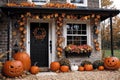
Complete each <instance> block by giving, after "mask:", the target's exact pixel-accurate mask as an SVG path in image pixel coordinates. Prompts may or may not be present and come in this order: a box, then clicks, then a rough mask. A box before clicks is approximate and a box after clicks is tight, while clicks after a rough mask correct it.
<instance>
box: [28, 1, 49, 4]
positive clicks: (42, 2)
mask: <svg viewBox="0 0 120 80" xmlns="http://www.w3.org/2000/svg"><path fill="white" fill-rule="evenodd" d="M28 1H29V2H34V3H35V4H36V5H44V4H46V3H48V2H49V0H28Z"/></svg>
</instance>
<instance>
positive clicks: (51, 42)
mask: <svg viewBox="0 0 120 80" xmlns="http://www.w3.org/2000/svg"><path fill="white" fill-rule="evenodd" d="M50 53H52V41H51V40H50Z"/></svg>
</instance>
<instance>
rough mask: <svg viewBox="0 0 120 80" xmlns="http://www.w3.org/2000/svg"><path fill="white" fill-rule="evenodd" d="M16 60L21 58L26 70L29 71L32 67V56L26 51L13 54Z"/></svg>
mask: <svg viewBox="0 0 120 80" xmlns="http://www.w3.org/2000/svg"><path fill="white" fill-rule="evenodd" d="M13 58H14V59H15V60H19V61H21V62H22V63H23V67H24V70H26V71H29V70H30V67H31V59H30V56H29V55H28V54H27V53H26V52H17V53H15V54H14V55H13Z"/></svg>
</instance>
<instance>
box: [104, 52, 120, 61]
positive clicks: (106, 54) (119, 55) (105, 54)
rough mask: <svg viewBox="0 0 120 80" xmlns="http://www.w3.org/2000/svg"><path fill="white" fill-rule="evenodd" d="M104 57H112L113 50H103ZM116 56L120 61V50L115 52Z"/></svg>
mask: <svg viewBox="0 0 120 80" xmlns="http://www.w3.org/2000/svg"><path fill="white" fill-rule="evenodd" d="M103 53H104V55H103V57H107V56H111V50H103ZM114 56H116V57H118V58H119V59H120V50H114Z"/></svg>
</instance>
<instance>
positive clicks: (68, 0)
mask: <svg viewBox="0 0 120 80" xmlns="http://www.w3.org/2000/svg"><path fill="white" fill-rule="evenodd" d="M67 2H68V3H71V0H67ZM87 2H88V0H84V3H83V4H80V3H72V4H74V5H76V6H81V7H87Z"/></svg>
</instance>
